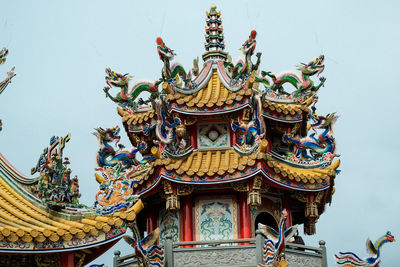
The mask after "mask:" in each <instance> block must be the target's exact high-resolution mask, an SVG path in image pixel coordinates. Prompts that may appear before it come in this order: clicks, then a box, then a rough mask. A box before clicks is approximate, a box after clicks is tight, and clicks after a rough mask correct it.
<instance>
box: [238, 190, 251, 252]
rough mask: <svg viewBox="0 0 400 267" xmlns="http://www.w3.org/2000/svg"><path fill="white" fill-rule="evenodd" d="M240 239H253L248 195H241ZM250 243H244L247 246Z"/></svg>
mask: <svg viewBox="0 0 400 267" xmlns="http://www.w3.org/2000/svg"><path fill="white" fill-rule="evenodd" d="M239 220H240V238H251V224H250V221H251V218H250V207H249V205H248V204H247V196H246V194H240V195H239ZM247 244H248V243H243V245H247Z"/></svg>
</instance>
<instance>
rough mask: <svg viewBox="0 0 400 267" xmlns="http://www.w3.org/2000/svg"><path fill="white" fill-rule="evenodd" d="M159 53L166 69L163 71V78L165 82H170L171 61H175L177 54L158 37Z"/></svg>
mask: <svg viewBox="0 0 400 267" xmlns="http://www.w3.org/2000/svg"><path fill="white" fill-rule="evenodd" d="M156 43H157V52H158V55H159V56H160V59H161V61H162V62H163V63H164V67H163V68H162V70H161V76H162V79H163V80H164V81H168V79H170V78H171V77H173V76H172V73H171V68H170V61H171V60H172V59H174V56H176V54H175V53H174V50H172V49H170V48H169V47H168V46H167V45H166V44H165V43H164V41H163V39H162V38H161V37H157V39H156Z"/></svg>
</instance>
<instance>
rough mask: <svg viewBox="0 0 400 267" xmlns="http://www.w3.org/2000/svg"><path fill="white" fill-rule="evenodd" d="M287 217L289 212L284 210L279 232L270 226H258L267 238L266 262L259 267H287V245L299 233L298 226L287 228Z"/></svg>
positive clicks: (265, 246) (265, 247)
mask: <svg viewBox="0 0 400 267" xmlns="http://www.w3.org/2000/svg"><path fill="white" fill-rule="evenodd" d="M287 217H288V213H287V211H286V210H285V209H284V210H282V213H281V219H280V221H279V230H278V232H277V231H276V230H275V229H274V228H272V227H270V226H267V225H264V224H261V223H259V224H258V229H259V230H260V231H261V233H262V234H263V235H264V236H265V237H266V238H267V240H266V242H265V245H264V262H263V263H262V264H260V265H259V267H264V266H271V265H272V266H286V264H285V263H286V259H285V258H286V256H285V244H286V242H287V241H288V240H289V239H290V238H291V237H293V236H294V235H295V234H296V232H297V225H294V226H290V227H288V228H286V227H285V223H286V219H287Z"/></svg>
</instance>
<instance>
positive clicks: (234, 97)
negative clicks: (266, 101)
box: [166, 69, 251, 108]
mask: <svg viewBox="0 0 400 267" xmlns="http://www.w3.org/2000/svg"><path fill="white" fill-rule="evenodd" d="M249 95H251V89H246V88H243V89H240V90H239V91H236V92H232V91H230V90H228V89H227V88H226V87H225V86H224V85H223V84H222V82H221V80H220V78H219V77H218V73H217V70H215V69H214V70H213V72H212V76H211V79H210V80H209V81H208V83H207V84H206V85H205V86H204V87H203V88H202V89H201V90H200V91H198V92H196V93H194V94H192V95H185V94H181V93H171V94H168V96H167V98H166V100H167V101H176V103H177V104H178V105H186V106H188V107H199V108H202V107H204V106H206V107H209V108H211V107H213V106H217V107H221V106H223V105H226V104H227V105H230V104H232V103H233V102H235V101H240V100H242V99H243V97H244V96H249Z"/></svg>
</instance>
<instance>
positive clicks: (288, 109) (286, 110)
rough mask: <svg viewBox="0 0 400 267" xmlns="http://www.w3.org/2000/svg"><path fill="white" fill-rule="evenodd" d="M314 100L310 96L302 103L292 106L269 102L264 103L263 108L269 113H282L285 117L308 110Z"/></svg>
mask: <svg viewBox="0 0 400 267" xmlns="http://www.w3.org/2000/svg"><path fill="white" fill-rule="evenodd" d="M314 100H315V96H311V97H309V98H308V99H306V100H305V101H303V102H302V103H299V104H294V103H280V102H273V101H270V100H266V101H264V104H263V107H264V108H267V109H269V110H271V111H276V112H279V113H283V114H285V115H288V114H290V115H295V114H296V113H301V112H303V111H307V110H308V106H309V105H311V103H312V102H313V101H314Z"/></svg>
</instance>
